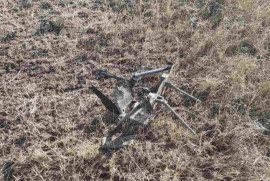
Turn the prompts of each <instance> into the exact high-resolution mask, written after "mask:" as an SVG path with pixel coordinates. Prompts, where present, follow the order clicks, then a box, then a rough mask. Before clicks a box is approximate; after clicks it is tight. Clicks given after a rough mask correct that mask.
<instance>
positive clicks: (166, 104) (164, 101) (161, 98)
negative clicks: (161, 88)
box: [149, 93, 196, 135]
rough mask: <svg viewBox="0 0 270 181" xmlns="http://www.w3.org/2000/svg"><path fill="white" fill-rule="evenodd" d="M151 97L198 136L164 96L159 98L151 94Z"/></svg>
mask: <svg viewBox="0 0 270 181" xmlns="http://www.w3.org/2000/svg"><path fill="white" fill-rule="evenodd" d="M149 96H150V98H152V99H154V100H155V101H157V102H160V103H162V104H164V105H165V106H166V107H167V108H168V109H169V110H170V111H171V112H172V113H173V114H174V115H175V116H176V117H177V118H178V119H180V121H181V122H182V123H183V124H184V125H185V126H186V127H187V128H188V130H189V131H190V132H191V133H193V134H194V135H196V132H195V131H194V130H193V129H192V128H191V127H190V126H189V125H188V124H187V123H186V122H185V120H184V119H183V118H182V117H181V116H180V115H179V114H177V113H176V112H175V111H174V110H173V108H172V107H171V106H170V105H169V104H168V103H167V101H166V100H165V99H164V98H163V97H162V96H157V95H156V94H151V93H150V95H149Z"/></svg>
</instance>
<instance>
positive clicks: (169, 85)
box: [165, 82, 201, 102]
mask: <svg viewBox="0 0 270 181" xmlns="http://www.w3.org/2000/svg"><path fill="white" fill-rule="evenodd" d="M165 86H166V87H170V88H173V89H175V90H177V91H178V92H181V93H182V94H185V95H186V96H188V97H190V98H192V99H194V100H195V101H198V102H201V100H199V99H198V98H196V97H194V96H192V95H190V94H188V93H187V92H185V91H183V90H181V89H179V88H177V87H176V86H175V85H173V84H172V83H171V82H165Z"/></svg>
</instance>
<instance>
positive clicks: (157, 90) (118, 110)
mask: <svg viewBox="0 0 270 181" xmlns="http://www.w3.org/2000/svg"><path fill="white" fill-rule="evenodd" d="M172 71H173V64H172V63H169V64H168V66H167V67H165V68H161V69H153V70H148V71H143V70H140V71H138V72H136V73H135V74H134V75H133V76H132V78H131V79H130V80H126V79H123V78H120V77H117V76H115V75H111V74H108V73H107V72H106V71H99V75H101V76H103V77H104V78H115V79H117V80H118V82H120V86H118V87H117V88H116V89H114V91H113V97H114V99H115V100H116V101H115V103H114V102H113V101H111V100H110V99H109V98H107V97H106V96H105V95H104V94H103V93H102V92H100V91H99V90H98V89H97V88H96V87H94V86H92V87H91V89H92V91H93V92H94V93H95V94H96V95H97V96H98V97H99V98H100V99H101V101H102V103H103V104H104V106H105V107H106V108H107V109H108V110H109V111H111V112H113V113H114V114H116V115H117V127H118V126H120V125H122V124H123V123H124V122H129V123H131V125H132V126H134V125H144V126H146V125H148V124H149V123H150V122H151V121H153V120H154V119H155V117H156V114H154V110H155V108H156V105H157V103H162V104H164V105H165V106H166V107H167V108H168V109H169V110H170V111H171V112H172V113H173V114H174V115H175V116H176V117H177V118H178V119H179V120H180V121H181V122H182V123H183V124H184V125H185V126H186V127H187V128H188V130H189V131H190V132H191V133H193V134H195V135H196V132H195V131H194V130H193V129H192V128H191V127H190V126H189V125H188V124H187V123H186V122H185V121H184V120H183V119H182V118H181V116H180V115H178V114H177V113H176V112H175V111H174V110H173V108H171V107H170V105H169V104H168V103H167V101H166V100H165V99H164V97H163V95H164V91H165V89H166V88H173V89H175V90H177V91H179V92H181V93H183V94H185V95H187V96H189V97H190V98H192V99H194V100H196V101H200V100H198V99H197V98H195V97H193V96H191V95H189V94H188V93H186V92H184V91H182V90H181V89H178V88H177V87H176V86H174V85H173V84H172V83H171V82H169V81H168V79H169V77H170V75H171V73H172ZM161 72H162V75H161V77H160V80H159V83H158V85H156V86H154V87H151V88H148V87H145V86H144V83H143V82H142V81H141V79H140V78H141V77H144V76H148V75H153V74H157V73H161ZM117 127H116V129H117ZM113 137H114V135H110V136H108V137H105V138H103V141H102V148H121V147H124V146H127V145H130V144H131V143H133V142H134V140H135V139H134V135H126V136H123V135H121V136H118V137H117V138H115V139H113Z"/></svg>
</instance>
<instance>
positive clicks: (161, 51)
mask: <svg viewBox="0 0 270 181" xmlns="http://www.w3.org/2000/svg"><path fill="white" fill-rule="evenodd" d="M46 2H47V3H46ZM0 7H1V8H0V12H1V13H0V36H1V37H0V38H1V41H0V84H1V86H0V138H1V141H0V167H1V168H2V173H1V175H0V180H8V181H10V180H53V181H54V180H70V181H72V180H74V181H79V180H219V181H232V180H239V181H240V180H250V181H251V180H253V181H255V180H256V181H257V180H258V181H259V180H263V181H267V180H270V161H269V159H270V158H269V156H270V147H269V145H270V141H269V136H268V135H265V134H263V133H262V131H261V130H258V129H255V128H256V126H255V125H256V122H257V121H258V120H259V121H261V122H262V121H263V120H267V119H270V108H269V105H270V83H269V75H270V57H269V56H270V51H269V50H270V37H269V27H270V19H269V2H268V1H265V0H256V1H255V0H239V1H234V0H228V1H225V0H211V1H210V0H170V1H148V0H139V1H135V0H130V1H124V0H123V1H115V0H113V1H107V0H99V1H92V0H85V1H71V0H61V1H58V0H52V1H44V0H28V1H22V0H13V1H1V2H0ZM167 61H171V62H173V63H174V64H175V68H176V70H175V72H174V77H173V78H172V82H173V83H174V84H176V85H178V86H179V87H182V86H183V85H184V84H185V85H186V86H184V87H185V88H186V90H187V91H188V92H191V93H192V94H194V95H196V96H197V97H199V98H200V99H201V100H203V103H202V104H196V105H195V104H193V103H192V102H190V100H188V99H186V98H185V97H181V96H179V95H178V94H177V93H174V92H173V91H169V93H170V95H169V96H167V99H168V100H169V102H170V104H171V105H172V106H173V107H174V108H175V109H176V110H177V112H179V113H180V114H181V115H182V116H183V117H184V119H185V120H187V122H188V123H189V124H190V125H191V126H192V127H193V128H194V129H195V130H196V131H197V132H198V136H192V135H189V133H188V132H187V130H186V129H184V128H183V127H178V124H177V120H175V119H174V118H173V117H172V115H171V114H170V113H169V112H168V111H166V110H165V109H164V111H163V109H162V111H161V113H160V114H159V116H158V118H157V120H156V122H153V123H152V124H151V125H150V127H148V128H145V129H144V130H143V131H141V132H140V133H139V138H140V140H141V141H139V142H137V143H136V144H135V145H133V146H132V147H129V148H126V149H121V150H114V151H111V152H110V153H108V151H104V150H99V147H98V145H99V143H100V139H101V137H103V136H105V135H107V134H108V131H109V130H110V129H111V127H113V126H112V125H109V124H107V122H106V120H105V119H103V116H104V112H105V108H104V106H102V104H101V102H100V101H99V100H98V99H97V98H96V96H95V95H93V94H92V93H91V92H90V91H89V90H88V87H89V86H90V85H92V84H94V85H96V86H98V87H99V88H101V89H102V90H103V91H104V92H105V93H106V94H107V95H109V94H111V89H112V88H113V86H114V84H115V82H114V81H112V80H105V81H104V82H99V81H97V80H96V79H95V76H94V75H93V74H92V71H93V70H95V69H98V68H102V69H107V70H109V71H110V72H112V73H117V74H119V75H121V76H124V77H128V76H130V74H131V72H132V71H133V69H135V68H137V67H139V66H140V65H146V66H150V67H154V68H155V67H160V66H163V65H165V64H166V62H167ZM187 84H188V85H187ZM161 108H162V107H161ZM97 119H98V120H99V121H97Z"/></svg>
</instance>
